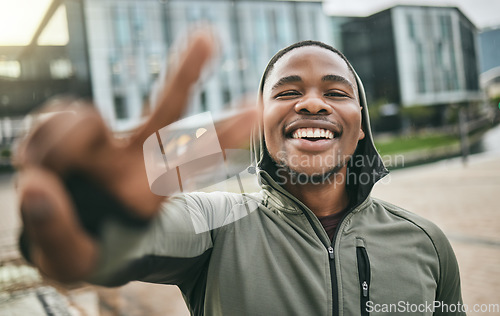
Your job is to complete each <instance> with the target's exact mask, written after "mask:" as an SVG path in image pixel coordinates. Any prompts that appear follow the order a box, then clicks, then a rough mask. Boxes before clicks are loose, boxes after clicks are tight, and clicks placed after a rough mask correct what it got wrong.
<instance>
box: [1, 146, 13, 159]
mask: <svg viewBox="0 0 500 316" xmlns="http://www.w3.org/2000/svg"><path fill="white" fill-rule="evenodd" d="M11 155H12V152H11V151H10V149H9V148H4V149H2V151H0V157H2V158H10V156H11Z"/></svg>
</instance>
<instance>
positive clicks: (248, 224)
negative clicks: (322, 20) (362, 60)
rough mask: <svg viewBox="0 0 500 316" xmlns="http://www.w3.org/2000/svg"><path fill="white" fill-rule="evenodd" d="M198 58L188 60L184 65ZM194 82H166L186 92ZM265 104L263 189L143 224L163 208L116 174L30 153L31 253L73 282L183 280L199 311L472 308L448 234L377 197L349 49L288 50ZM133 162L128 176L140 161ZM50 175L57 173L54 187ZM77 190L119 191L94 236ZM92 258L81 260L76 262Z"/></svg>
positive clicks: (211, 198) (186, 205) (169, 211)
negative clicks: (77, 168)
mask: <svg viewBox="0 0 500 316" xmlns="http://www.w3.org/2000/svg"><path fill="white" fill-rule="evenodd" d="M198 41H200V39H198ZM201 41H203V39H201ZM205 44H206V45H208V46H207V47H209V46H210V45H209V44H208V43H205ZM195 46H196V45H195ZM202 46H203V45H202ZM197 49H198V51H200V47H198V48H197ZM202 49H203V47H202ZM205 49H206V48H205ZM188 55H189V54H188ZM191 58H192V59H193V60H196V59H197V57H196V56H194V57H191ZM198 58H199V57H198ZM190 64H191V60H189V58H188V62H186V64H185V65H184V66H181V69H182V67H189V65H190ZM191 81H192V80H191ZM184 83H185V82H184ZM175 84H178V83H176V81H174V82H172V83H171V85H175ZM189 84H191V83H189ZM189 84H187V85H185V86H183V87H177V89H169V88H172V87H169V86H167V88H166V90H168V91H171V92H170V93H179V92H178V91H186V90H188V87H189ZM165 100H172V98H171V96H170V97H169V98H165ZM259 108H260V110H261V111H260V113H261V120H260V124H259V129H258V131H256V133H255V134H254V137H253V143H252V150H253V157H254V159H253V167H252V170H255V171H256V173H257V175H258V177H259V181H260V184H261V188H262V189H261V191H260V192H258V193H253V194H244V195H241V194H233V193H227V192H214V193H199V192H198V193H195V192H193V193H187V194H184V195H180V196H174V197H170V198H169V199H168V200H167V201H165V202H164V203H163V204H161V206H158V210H159V211H158V212H152V213H151V214H153V215H154V216H153V215H151V217H152V218H150V220H149V222H148V223H146V224H141V225H136V224H134V223H133V221H131V220H130V214H143V213H144V212H146V211H147V212H151V211H150V210H151V209H152V208H154V207H149V208H148V210H149V211H148V210H146V211H145V209H146V208H145V207H144V208H141V207H140V203H138V202H137V201H135V200H133V199H132V198H131V197H128V196H127V195H126V193H127V191H123V190H120V189H119V188H116V187H115V186H113V185H112V183H111V182H109V181H108V182H107V181H106V177H105V175H104V176H103V175H101V173H99V176H100V178H99V176H97V175H94V176H92V175H90V176H89V175H87V177H88V178H91V180H96V179H98V180H99V183H104V184H106V183H111V184H107V185H100V186H97V185H92V183H93V182H92V181H90V180H83V178H82V179H81V181H82V182H84V184H83V185H80V186H79V187H77V188H76V189H75V187H74V186H73V187H72V188H68V186H67V183H68V181H65V182H63V181H62V180H61V179H65V178H66V179H67V175H66V176H65V174H64V173H63V172H61V171H60V170H58V169H57V170H56V168H54V167H50V166H51V165H50V164H48V163H47V162H43V163H38V164H35V163H33V162H25V163H24V167H25V169H24V172H23V174H22V176H21V178H20V195H21V200H22V215H23V218H24V222H25V227H26V230H27V232H28V234H27V237H25V239H24V243H23V244H24V247H23V249H24V253H25V255H26V256H27V257H28V258H29V259H30V260H31V261H32V262H34V263H35V264H36V265H38V266H39V267H40V268H41V270H42V271H44V272H45V273H47V274H48V275H50V276H52V277H55V278H59V279H63V280H74V279H85V280H88V281H90V282H93V283H97V284H102V285H108V286H116V285H121V284H125V283H127V282H129V281H132V280H141V281H146V282H155V283H164V284H176V285H178V286H179V288H180V289H181V291H182V293H183V295H184V298H185V300H186V303H187V305H188V307H189V309H190V311H191V312H192V314H193V315H344V316H350V315H368V314H369V312H380V311H378V310H377V309H376V308H375V307H378V306H388V307H391V308H392V307H393V306H394V307H395V308H396V309H394V310H392V309H391V310H387V311H385V310H384V311H383V312H384V315H386V314H390V312H393V314H394V315H401V314H402V313H404V312H414V314H418V315H460V314H462V313H461V312H460V310H459V312H457V308H460V307H461V306H463V305H461V303H462V300H461V293H460V280H459V272H458V266H457V262H456V259H455V256H454V254H453V251H452V249H451V246H450V244H449V243H448V241H447V239H446V237H445V236H444V234H443V233H442V232H441V231H440V230H439V229H438V228H437V227H436V226H435V225H433V224H432V223H430V222H428V221H427V220H424V219H422V218H420V217H418V216H416V215H414V214H412V213H410V212H407V211H405V210H402V209H400V208H398V207H396V206H393V205H391V204H389V203H386V202H383V201H380V200H377V199H374V198H371V197H370V191H371V189H372V187H373V185H374V184H375V182H376V181H378V180H380V179H381V178H382V177H383V176H385V175H386V174H387V170H386V169H385V168H384V166H383V164H382V161H381V158H380V156H379V155H378V153H377V151H376V149H375V147H374V144H373V140H372V137H371V132H370V125H369V118H368V111H367V105H366V101H365V97H364V91H363V87H362V85H361V81H360V80H359V79H358V77H357V75H356V74H355V72H354V70H353V69H352V67H351V66H350V64H349V63H348V62H347V60H346V59H345V57H344V56H343V55H342V54H341V53H340V52H338V51H337V50H335V49H334V48H332V47H330V46H328V45H326V44H323V43H320V42H314V41H305V42H300V43H297V44H294V45H291V46H289V47H287V48H285V49H283V50H282V51H280V52H278V53H277V54H276V55H275V56H274V57H273V58H272V59H271V61H270V63H269V64H268V67H267V68H266V70H265V72H264V75H263V78H262V81H261V86H260V93H259ZM91 143H92V144H94V146H93V147H92V148H93V150H95V146H96V145H95V144H96V142H91ZM102 143H103V142H100V143H98V144H102ZM101 146H102V145H101ZM27 147H28V148H29V147H30V146H29V144H28V146H27ZM35 151H36V150H35ZM63 152H64V149H61V150H60V151H58V154H59V155H61V154H62V153H63ZM87 155H89V156H90V154H87ZM133 155H134V154H131V156H133ZM67 156H68V157H69V158H68V159H70V158H71V157H73V156H71V155H70V154H67ZM122 156H123V155H122ZM92 157H94V156H90V158H92ZM58 158H59V159H60V156H58ZM73 159H74V158H73ZM85 161H87V160H85ZM135 163H136V162H134V161H129V162H128V168H123V167H122V168H119V170H120V172H122V173H125V174H127V173H128V172H130V171H129V170H135V169H134V168H139V166H137V165H134V164H135ZM101 164H102V163H101ZM33 165H35V167H33ZM96 165H97V164H96ZM30 166H31V169H30V168H29V167H30ZM33 169H35V170H33ZM116 172H119V171H116ZM110 174H111V175H113V174H112V172H110ZM42 176H44V177H45V179H50V181H51V182H49V184H46V183H47V182H46V181H45V182H44V183H45V184H43V185H42V180H41V179H42ZM133 176H135V177H139V176H138V175H137V173H134V174H133ZM142 177H143V178H144V176H142ZM126 179H133V178H132V176H130V178H126ZM70 182H71V181H70ZM73 182H74V179H73ZM94 182H95V181H94ZM143 182H144V181H143ZM65 184H66V186H65ZM79 190H80V191H81V190H84V191H85V190H86V191H88V192H100V194H101V195H103V194H104V195H109V196H110V198H109V199H110V200H112V201H113V203H107V204H106V205H107V206H108V207H112V208H113V210H112V211H113V212H112V213H113V214H115V215H113V216H101V217H100V218H99V221H98V222H94V223H93V224H94V226H93V227H97V228H96V229H94V230H93V231H92V232H89V229H85V228H84V229H82V227H81V225H80V224H78V221H77V220H76V219H75V218H74V217H75V216H74V214H75V213H76V214H79V216H80V217H82V216H84V213H85V206H81V205H79V203H75V202H74V200H75V198H74V197H75V196H77V195H78V192H77V191H79ZM136 195H137V193H136ZM152 199H153V197H151V196H144V198H143V199H142V202H144V203H145V202H147V201H151V200H152ZM104 200H105V199H104ZM134 201H135V202H134ZM155 201H156V200H155ZM147 205H155V204H154V203H153V202H151V203H148V204H147ZM157 205H159V204H157ZM249 206H250V208H249ZM86 207H87V208H88V205H87V206H86ZM248 210H253V211H251V212H248ZM108 212H111V210H108ZM120 212H121V213H122V214H129V216H128V219H127V220H123V218H122V219H120V216H119V215H118V216H117V215H116V214H120ZM147 212H146V213H147ZM44 214H45V215H44ZM46 214H52V215H50V216H47V215H46ZM139 217H142V218H143V217H144V216H142V215H141V216H139ZM145 217H148V216H145ZM148 218H149V217H148ZM41 219H42V220H41ZM54 223H55V224H54ZM48 227H52V228H55V227H57V228H58V230H57V231H56V233H53V234H55V235H53V236H49V237H46V235H49V234H50V232H49V231H48ZM195 227H206V228H207V229H206V230H204V231H203V232H202V233H197V231H196V229H195ZM44 229H45V231H44ZM75 230H76V231H77V233H74V231H75ZM50 231H51V232H53V231H52V230H50ZM57 236H59V237H61V236H70V237H69V238H68V237H66V238H65V240H63V241H61V239H60V238H57ZM29 240H31V243H30V242H28V241H29ZM67 240H72V242H67V243H65V241H67ZM62 253H65V254H66V255H68V254H69V255H68V257H70V258H69V259H68V258H66V257H65V258H63V259H62V257H63V255H62ZM82 258H87V259H86V261H85V263H84V264H83V267H79V269H78V273H76V272H74V271H72V269H71V265H72V264H76V263H78V262H80V261H79V259H82ZM88 258H90V259H88ZM64 260H66V261H65V264H61V262H62V261H64ZM81 265H82V264H80V266H81ZM68 266H69V267H68ZM436 302H439V304H437V303H436ZM421 306H424V307H425V308H424V309H420V308H419V307H421ZM444 306H447V308H448V309H445V308H444ZM414 307H416V308H417V309H416V310H415V308H414Z"/></svg>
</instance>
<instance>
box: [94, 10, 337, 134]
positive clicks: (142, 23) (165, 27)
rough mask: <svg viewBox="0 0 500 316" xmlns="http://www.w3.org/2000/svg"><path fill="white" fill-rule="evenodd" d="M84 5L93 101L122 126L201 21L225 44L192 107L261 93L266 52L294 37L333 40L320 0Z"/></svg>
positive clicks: (134, 119) (133, 118) (131, 120)
mask: <svg viewBox="0 0 500 316" xmlns="http://www.w3.org/2000/svg"><path fill="white" fill-rule="evenodd" d="M85 7H86V10H85V24H86V25H87V34H88V38H89V52H90V56H89V58H90V60H91V62H90V64H91V74H92V85H93V87H94V91H95V93H94V98H95V102H96V104H97V105H98V106H99V108H100V109H101V112H102V113H103V116H104V117H105V118H106V120H107V121H108V122H109V123H110V125H111V127H113V128H114V129H117V130H120V129H127V128H130V127H131V126H133V125H134V124H136V123H138V122H139V121H140V116H141V113H143V110H142V109H143V107H144V103H147V99H148V97H147V96H148V93H149V90H150V89H151V87H152V85H153V83H154V81H155V80H156V78H157V77H158V75H159V73H160V69H161V68H162V66H163V65H164V64H165V62H166V59H167V52H168V50H169V49H170V48H171V47H172V46H173V44H174V43H175V42H178V41H180V40H182V37H183V36H185V35H186V31H187V30H188V28H189V27H191V26H192V25H193V24H196V23H198V22H200V21H204V22H209V23H210V24H211V25H212V26H213V27H214V30H215V33H216V35H217V37H218V38H219V39H220V41H221V44H222V46H221V51H220V56H219V57H218V60H217V61H216V64H215V67H213V69H212V74H211V75H210V76H208V77H207V76H204V77H205V80H204V81H203V82H202V84H201V85H200V87H199V89H197V91H196V93H195V95H194V96H193V98H192V100H191V105H190V107H189V110H188V113H187V114H193V113H197V112H201V111H206V110H211V111H213V112H220V111H223V110H224V109H225V108H226V107H228V106H231V105H230V102H232V101H234V100H235V99H237V98H238V97H240V96H242V95H243V94H244V93H249V92H251V93H253V92H256V91H257V87H258V83H259V80H260V75H261V73H262V72H263V70H264V67H265V65H266V63H267V61H268V60H269V58H270V57H271V56H272V55H273V54H274V53H275V52H277V51H278V50H279V49H281V48H283V47H285V46H287V45H289V44H291V43H293V42H295V41H298V40H301V39H317V40H321V41H324V42H327V43H329V44H334V43H333V38H332V36H331V31H330V30H329V28H328V25H329V23H328V17H327V16H326V15H325V14H324V13H323V11H322V4H321V1H316V2H314V1H313V2H300V1H250V0H249V1H229V0H218V1H201V0H198V1H190V0H177V1H176V0H170V1H162V2H160V1H157V0H135V1H134V0H99V1H98V0H86V1H85ZM103 58H104V60H106V63H103V62H102V59H103ZM103 68H105V69H103ZM106 87H109V88H108V89H106ZM106 91H110V92H108V93H107V92H106ZM110 93H111V95H110Z"/></svg>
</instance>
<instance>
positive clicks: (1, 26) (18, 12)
mask: <svg viewBox="0 0 500 316" xmlns="http://www.w3.org/2000/svg"><path fill="white" fill-rule="evenodd" d="M50 1H51V0H0V45H26V44H28V43H29V41H30V39H31V36H32V35H33V33H34V32H35V30H36V28H37V26H38V24H39V23H40V21H41V19H42V17H43V15H44V13H45V11H46V10H47V7H48V5H49V4H50ZM395 4H418V5H422V4H423V5H452V6H457V7H459V8H460V9H461V10H462V12H463V13H464V14H465V15H466V16H467V17H468V18H469V19H471V21H472V22H473V23H474V24H476V26H477V27H478V28H485V27H490V26H499V25H500V14H499V13H498V12H500V0H350V1H346V0H324V10H325V12H326V13H327V14H330V15H348V16H366V15H370V14H372V13H375V12H377V11H380V10H383V9H385V8H388V7H390V6H392V5H395ZM63 16H64V11H63V9H60V10H59V11H58V12H57V13H56V18H54V19H53V21H52V22H51V23H50V24H49V25H48V27H47V31H46V32H45V33H44V34H42V36H41V39H40V44H59V45H64V44H65V43H66V42H67V37H68V35H67V31H66V25H65V23H66V22H65V19H63V18H62V17H63Z"/></svg>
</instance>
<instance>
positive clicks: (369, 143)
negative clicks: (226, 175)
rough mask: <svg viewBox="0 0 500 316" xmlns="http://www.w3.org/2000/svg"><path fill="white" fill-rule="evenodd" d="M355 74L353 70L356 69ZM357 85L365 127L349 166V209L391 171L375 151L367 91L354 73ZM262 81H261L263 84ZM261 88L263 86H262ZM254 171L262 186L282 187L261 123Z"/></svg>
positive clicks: (254, 143) (254, 141)
mask: <svg viewBox="0 0 500 316" xmlns="http://www.w3.org/2000/svg"><path fill="white" fill-rule="evenodd" d="M353 72H354V70H353ZM354 75H355V77H356V83H357V84H358V90H359V92H358V93H359V100H360V106H362V110H361V112H362V123H361V124H362V127H363V131H364V132H365V137H364V138H363V139H362V140H360V141H359V142H358V146H357V147H356V150H355V152H354V154H353V157H352V159H351V161H350V162H349V163H348V167H347V179H349V181H348V183H347V192H348V194H349V198H350V207H351V208H353V207H356V206H358V205H360V204H361V203H362V202H363V201H364V200H366V198H367V197H368V196H369V195H370V192H371V190H372V188H373V186H374V185H375V183H376V182H377V181H379V180H380V179H382V178H383V177H384V176H386V175H387V174H388V173H389V171H388V170H387V168H385V166H384V163H383V161H382V158H381V157H380V154H379V153H378V151H377V149H376V148H375V143H374V141H373V136H372V132H371V127H370V117H369V113H368V104H367V102H366V95H365V90H364V87H363V83H362V82H361V80H360V78H359V76H358V75H357V74H356V72H354ZM262 80H263V78H261V81H262ZM259 86H260V85H259ZM257 104H258V106H259V107H262V106H263V105H262V104H263V103H262V94H261V93H260V90H259V95H258V102H257ZM250 148H251V152H252V157H251V159H252V168H251V169H254V170H252V171H255V172H256V173H257V176H258V179H259V184H261V186H262V185H270V186H272V187H274V188H275V189H276V188H278V187H280V185H279V184H277V183H276V181H274V177H275V172H276V170H277V169H276V165H275V163H274V162H273V161H272V159H271V157H269V154H268V153H267V150H265V139H264V132H263V130H262V122H260V121H259V123H258V124H256V127H255V128H254V131H253V133H252V140H251V147H250Z"/></svg>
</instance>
